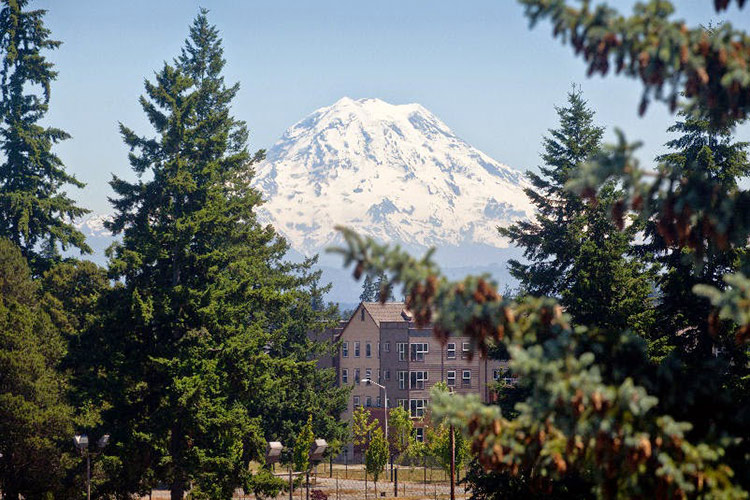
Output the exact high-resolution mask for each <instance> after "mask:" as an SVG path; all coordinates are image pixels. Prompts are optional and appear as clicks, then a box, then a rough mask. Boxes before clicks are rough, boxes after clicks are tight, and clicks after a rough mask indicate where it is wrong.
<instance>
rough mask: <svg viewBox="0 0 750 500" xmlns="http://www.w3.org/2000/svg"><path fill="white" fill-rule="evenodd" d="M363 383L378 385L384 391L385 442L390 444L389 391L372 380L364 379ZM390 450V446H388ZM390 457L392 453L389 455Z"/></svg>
mask: <svg viewBox="0 0 750 500" xmlns="http://www.w3.org/2000/svg"><path fill="white" fill-rule="evenodd" d="M362 382H364V383H365V384H367V385H370V384H373V385H377V386H378V387H380V388H381V389H383V396H385V442H386V443H387V442H388V389H386V388H385V386H384V385H380V384H378V383H377V382H373V381H372V379H369V378H363V379H362ZM388 447H389V449H390V445H388ZM389 455H390V453H389Z"/></svg>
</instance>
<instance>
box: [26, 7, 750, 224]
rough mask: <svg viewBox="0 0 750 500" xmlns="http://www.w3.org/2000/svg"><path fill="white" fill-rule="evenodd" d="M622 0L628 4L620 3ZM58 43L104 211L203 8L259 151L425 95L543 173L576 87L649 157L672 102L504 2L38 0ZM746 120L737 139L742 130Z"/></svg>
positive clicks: (76, 139) (453, 119)
mask: <svg viewBox="0 0 750 500" xmlns="http://www.w3.org/2000/svg"><path fill="white" fill-rule="evenodd" d="M612 3H614V4H615V5H620V6H628V5H631V4H632V2H630V1H625V0H622V1H616V2H612ZM677 3H678V4H680V9H681V10H680V11H679V12H678V14H679V16H680V17H683V18H685V19H687V20H688V21H689V22H690V23H693V24H694V23H698V22H700V23H707V22H709V21H712V20H713V21H717V20H721V19H722V18H728V19H731V20H732V22H733V23H734V24H735V25H736V26H738V27H742V28H744V29H747V30H750V11H748V9H747V8H746V9H745V11H742V12H741V13H738V11H737V10H736V9H733V10H731V11H730V13H729V14H728V15H725V16H717V15H716V14H714V13H713V11H712V9H711V5H712V4H713V2H712V1H709V0H684V1H679V2H677ZM32 6H33V7H36V8H46V9H49V13H48V15H47V18H46V21H47V25H48V27H49V28H50V29H51V30H52V32H53V36H54V37H55V38H57V39H59V40H62V41H63V42H64V45H63V46H62V47H61V48H60V49H58V50H57V51H54V52H52V53H50V54H49V57H50V59H51V60H52V61H53V62H54V63H55V64H56V65H57V69H58V71H59V73H60V75H59V79H58V81H57V82H56V83H55V84H54V86H53V89H52V90H53V94H52V102H51V112H50V114H49V122H50V123H51V124H53V125H55V126H58V127H61V128H63V129H64V130H66V131H68V132H69V133H70V134H71V135H72V136H73V138H72V139H71V140H69V141H66V142H65V143H63V144H61V145H59V146H58V148H57V152H58V153H59V154H60V156H61V157H62V159H63V161H64V162H65V164H66V166H67V168H68V170H69V171H70V172H72V173H74V174H75V175H77V176H78V177H79V179H81V180H83V181H84V182H86V183H87V184H88V186H87V187H86V188H85V189H84V190H82V191H78V190H72V191H71V193H70V194H72V195H73V196H74V197H75V198H77V199H78V200H80V202H81V203H82V204H83V205H84V206H86V207H88V208H90V209H92V210H94V211H95V212H98V213H101V212H109V211H110V208H109V204H108V202H107V196H109V195H110V193H111V192H110V189H109V186H108V184H107V182H108V181H109V179H110V178H111V174H112V173H116V174H117V175H120V176H125V177H128V178H132V174H131V173H130V170H129V166H128V164H127V158H126V154H127V151H126V149H125V147H124V146H123V145H122V141H121V139H120V137H119V134H118V132H117V123H118V121H121V122H123V123H125V124H127V125H128V126H131V127H133V128H135V129H136V130H137V131H139V132H142V133H150V129H149V128H148V126H147V123H146V122H145V119H144V117H143V114H142V112H141V110H140V108H139V106H138V101H137V99H138V96H139V95H140V94H141V93H142V89H143V79H144V78H146V77H149V78H150V77H151V76H152V75H153V72H154V70H156V69H158V68H160V67H161V65H162V63H163V61H165V60H171V59H172V58H173V57H174V56H176V55H177V54H178V53H179V49H180V47H181V45H182V43H183V40H184V39H185V37H186V35H187V30H188V26H189V25H190V23H191V21H192V18H193V17H194V16H195V14H196V13H197V11H198V8H199V7H200V6H203V7H206V8H208V9H210V10H211V14H210V20H211V21H212V22H213V23H214V24H216V25H217V26H218V27H219V29H220V30H221V31H222V35H223V39H224V45H225V51H226V52H225V53H226V58H227V61H228V63H227V68H226V75H227V79H228V81H230V82H234V81H239V82H240V83H241V90H240V93H239V95H238V98H237V100H236V103H235V106H234V113H235V115H236V116H237V117H238V118H241V119H244V120H246V121H247V122H248V125H249V128H250V131H251V146H252V148H253V149H258V148H269V147H270V146H271V145H272V144H273V143H274V142H275V140H276V139H277V138H278V137H279V136H280V135H281V134H282V132H283V131H284V130H285V129H286V128H287V127H288V126H290V125H292V124H293V123H294V122H296V121H297V120H299V119H301V118H303V117H304V116H305V115H307V114H308V113H310V112H312V111H313V110H315V109H317V108H319V107H321V106H326V105H329V104H331V103H333V102H335V101H336V100H338V99H339V98H340V97H342V96H345V95H346V96H350V97H354V98H359V97H379V98H381V99H384V100H386V101H389V102H392V103H396V104H400V103H408V102H419V103H421V104H422V105H424V106H425V107H426V108H428V109H430V110H431V111H433V112H434V113H435V114H437V116H439V117H440V118H441V119H442V120H443V121H445V122H446V123H447V124H448V125H449V126H450V127H451V128H452V129H453V130H454V131H455V132H456V133H457V134H458V135H459V136H461V137H462V138H463V139H465V140H467V141H468V142H469V143H470V144H472V145H474V146H476V147H478V148H479V149H481V150H483V151H485V152H486V153H488V154H489V155H490V156H492V157H494V158H496V159H497V160H499V161H501V162H503V163H506V164H508V165H510V166H512V167H514V168H517V169H520V170H527V169H533V168H536V166H537V165H538V163H539V160H538V158H539V151H540V141H541V138H542V136H543V135H544V134H545V132H546V130H547V129H548V128H550V127H554V126H555V118H556V117H555V111H554V108H553V106H554V105H556V104H558V105H559V104H563V103H564V101H565V94H566V92H567V91H568V90H569V88H570V85H571V84H572V83H577V84H581V85H582V88H583V91H584V93H585V95H586V97H587V98H588V100H589V102H590V104H591V105H592V107H593V108H594V109H596V110H597V113H598V120H599V122H600V123H601V124H602V125H604V126H606V127H607V128H608V132H609V133H608V135H607V137H608V138H611V137H612V133H611V130H612V128H613V127H614V126H619V127H621V128H622V129H624V130H625V132H626V133H627V135H628V137H629V138H631V139H640V140H643V141H644V143H645V145H644V148H643V150H642V152H641V156H642V159H643V160H644V161H650V159H651V158H653V156H654V155H656V154H657V153H659V152H660V151H661V145H662V144H663V143H664V142H665V141H666V140H667V139H668V135H667V134H666V132H665V129H666V127H668V126H669V125H670V123H671V116H670V115H669V113H668V112H667V110H666V109H665V107H664V106H663V105H660V104H656V105H652V107H651V108H650V110H649V112H648V114H647V115H646V117H644V118H640V117H638V115H637V112H636V108H637V104H638V100H639V97H640V92H641V87H640V85H639V84H638V83H637V82H635V81H631V80H625V79H622V78H613V77H610V78H607V79H604V80H603V79H601V78H599V77H596V78H592V79H587V78H586V77H585V75H584V65H583V64H582V63H581V62H580V61H579V60H578V59H576V58H575V57H574V56H573V55H572V51H571V49H570V48H569V47H565V46H562V45H561V44H560V43H559V42H558V41H555V40H553V39H552V37H551V34H550V27H549V25H548V24H541V25H539V26H538V27H536V28H535V29H534V30H533V31H531V30H529V28H528V23H527V21H526V19H525V18H524V17H523V13H522V8H521V7H520V6H519V5H518V4H517V3H516V2H514V1H511V0H486V1H485V0H476V1H468V0H465V1H455V0H453V1H444V0H408V1H403V0H382V1H368V2H365V1H353V0H337V1H334V0H316V1H314V2H313V1H309V0H304V1H283V0H262V1H261V0H247V1H242V2H239V1H227V0H224V1H219V0H203V1H202V2H196V1H192V0H130V1H128V2H107V1H101V0H75V1H66V2H62V1H59V0H58V1H52V0H40V1H37V2H32ZM748 131H749V129H748V127H743V128H742V129H740V131H739V132H738V135H740V136H742V137H743V138H745V139H747V138H748V135H749V134H748Z"/></svg>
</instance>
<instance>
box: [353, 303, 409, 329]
mask: <svg viewBox="0 0 750 500" xmlns="http://www.w3.org/2000/svg"><path fill="white" fill-rule="evenodd" d="M362 306H363V307H364V308H365V309H366V310H367V312H368V313H369V314H370V316H372V319H373V320H375V323H376V324H377V325H378V326H380V323H382V322H383V321H411V319H412V315H411V313H410V312H409V311H407V310H406V309H405V307H406V304H404V303H403V302H386V303H385V304H381V303H380V302H362Z"/></svg>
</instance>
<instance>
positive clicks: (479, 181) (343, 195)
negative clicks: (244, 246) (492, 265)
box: [254, 97, 531, 255]
mask: <svg viewBox="0 0 750 500" xmlns="http://www.w3.org/2000/svg"><path fill="white" fill-rule="evenodd" d="M254 184H255V186H256V187H257V188H258V189H259V190H260V191H261V192H262V193H263V195H264V197H265V199H266V204H265V205H264V206H263V207H262V208H261V216H262V218H263V219H264V220H265V221H267V222H269V223H271V224H273V225H274V226H275V227H276V228H277V229H278V231H279V232H281V233H282V234H283V235H284V236H286V238H287V239H288V240H289V241H290V243H291V245H292V247H293V248H294V249H296V250H297V251H299V252H301V253H302V254H305V255H311V254H315V253H319V252H321V251H322V250H324V249H325V248H326V247H327V246H329V245H331V244H335V243H336V242H337V241H338V238H337V233H336V231H335V229H334V226H336V225H338V224H342V225H346V226H349V227H352V228H354V229H356V230H357V231H360V232H361V233H364V234H367V235H370V236H373V237H375V238H377V239H379V240H381V241H384V242H397V243H400V244H402V246H405V247H407V248H409V249H413V250H415V251H420V250H424V249H426V248H428V247H431V246H435V247H445V246H454V247H460V246H463V245H475V244H478V245H486V246H489V247H494V248H504V247H507V242H505V241H503V239H502V238H501V237H500V236H499V235H498V233H497V229H496V228H497V226H499V225H507V224H508V223H509V222H512V221H514V220H517V219H519V218H524V217H527V216H528V214H529V213H530V211H531V207H530V205H529V203H528V200H527V199H526V196H525V194H524V193H523V188H524V187H525V185H526V183H525V180H524V177H523V175H522V174H521V173H520V172H518V171H517V170H513V169H511V168H510V167H508V166H506V165H503V164H502V163H499V162H497V161H495V160H493V159H492V158H490V157H489V156H487V155H486V154H484V153H482V152H481V151H479V150H478V149H476V148H474V147H472V146H471V145H469V144H468V143H466V142H465V141H463V140H462V139H460V138H459V137H457V136H456V135H455V134H454V133H453V132H452V131H451V130H450V128H448V126H447V125H445V124H444V123H443V122H442V121H440V119H438V118H437V117H436V116H435V115H433V114H432V113H430V112H429V111H428V110H426V109H425V108H424V107H422V106H420V105H419V104H404V105H393V104H388V103H386V102H384V101H381V100H379V99H359V100H353V99H350V98H347V97H345V98H343V99H341V100H339V101H338V102H336V103H335V104H333V105H331V106H328V107H325V108H321V109H319V110H317V111H315V112H314V113H312V114H311V115H309V116H308V117H306V118H304V119H303V120H301V121H299V122H297V123H296V124H294V125H292V127H290V128H289V129H288V130H287V131H286V132H285V133H284V135H283V136H282V137H281V139H280V140H279V141H278V142H277V143H276V144H274V146H273V147H272V148H271V149H270V150H269V151H268V154H267V158H266V160H265V161H264V162H262V163H261V164H259V165H258V166H257V168H256V176H255V181H254Z"/></svg>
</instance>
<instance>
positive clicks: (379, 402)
mask: <svg viewBox="0 0 750 500" xmlns="http://www.w3.org/2000/svg"><path fill="white" fill-rule="evenodd" d="M381 404H382V403H381V401H380V396H378V397H376V398H375V406H376V407H378V408H380V405H381Z"/></svg>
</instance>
